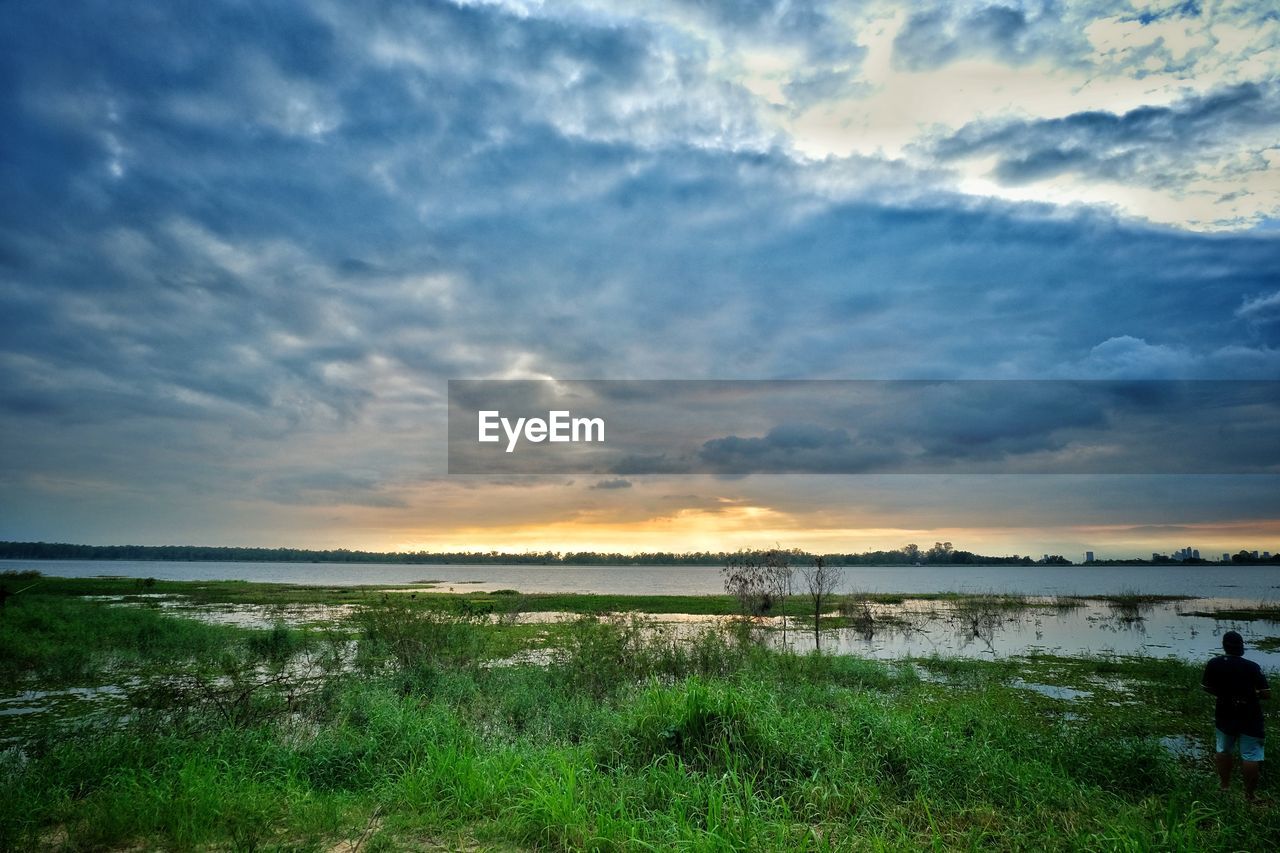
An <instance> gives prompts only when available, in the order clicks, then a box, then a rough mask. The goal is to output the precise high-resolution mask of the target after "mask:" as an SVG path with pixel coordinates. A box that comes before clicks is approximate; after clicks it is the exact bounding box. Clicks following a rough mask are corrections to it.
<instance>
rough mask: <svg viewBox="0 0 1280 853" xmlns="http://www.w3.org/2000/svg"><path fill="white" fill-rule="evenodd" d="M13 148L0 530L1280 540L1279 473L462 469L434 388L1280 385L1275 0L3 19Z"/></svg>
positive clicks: (248, 9) (5, 535) (285, 9)
mask: <svg viewBox="0 0 1280 853" xmlns="http://www.w3.org/2000/svg"><path fill="white" fill-rule="evenodd" d="M0 127H3V128H4V130H3V132H0V321H2V323H3V326H2V328H3V331H4V334H3V335H0V539H10V540H24V541H25V540H45V541H69V542H86V543H121V544H122V543H138V544H164V543H192V544H211V545H212V544H226V545H270V546H277V545H278V546H294V547H339V546H345V547H352V548H370V549H376V550H395V549H420V548H421V549H433V550H441V549H449V550H454V549H462V550H489V549H503V550H513V551H523V550H526V549H537V550H544V549H551V550H584V549H598V550H620V551H642V550H692V549H712V550H733V549H736V548H739V547H751V546H756V545H771V544H774V543H778V544H782V545H784V546H788V547H803V548H812V549H819V550H832V551H858V550H864V549H867V548H881V547H895V546H899V545H902V544H905V543H907V542H918V543H920V544H921V545H924V546H927V545H929V544H932V542H933V541H936V540H949V541H953V542H955V543H956V545H957V546H958V547H965V548H969V549H970V550H975V551H981V552H985V553H992V554H1005V553H1033V554H1039V553H1045V552H1048V553H1065V554H1067V555H1068V556H1072V557H1073V558H1077V559H1078V558H1079V557H1080V556H1081V553H1082V552H1083V550H1085V549H1090V550H1094V551H1096V552H1098V554H1099V555H1100V556H1106V555H1115V556H1121V555H1126V554H1147V553H1149V552H1151V551H1153V550H1154V551H1170V550H1173V549H1175V548H1180V547H1183V546H1185V545H1191V546H1194V547H1197V548H1200V549H1201V550H1202V551H1204V552H1206V553H1211V552H1218V551H1226V550H1232V551H1234V550H1236V549H1238V548H1240V547H1246V546H1247V547H1250V548H1259V549H1270V550H1273V551H1280V489H1277V488H1276V481H1275V475H1274V474H1249V475H1194V476H1192V475H1176V476H1175V475H1169V474H1165V475H1159V474H1151V475H1141V476H1139V475H1119V474H1089V475H1074V474H1073V475H1065V474H1057V475H1049V474H1019V475H1008V474H1006V475H991V476H987V475H976V474H965V475H960V474H956V475H950V474H936V475H888V474H865V475H821V474H811V475H810V474H796V475H793V474H786V475H783V474H748V475H734V476H715V475H704V474H685V475H658V474H643V475H635V476H626V477H587V476H551V475H547V476H512V477H499V476H474V475H473V476H457V475H455V476H450V475H449V474H448V473H447V465H446V450H447V447H446V438H447V427H446V423H447V382H448V380H450V379H767V380H783V379H1268V380H1274V379H1280V7H1277V6H1276V5H1275V4H1274V3H1270V2H1256V0H1255V2H1217V3H1214V2H1203V3H1196V2H1149V3H1147V2H1132V3H1130V2H1016V1H1015V0H1002V2H994V3H992V2H983V0H979V2H947V3H936V4H930V3H890V2H843V3H840V2H832V3H826V2H807V1H805V0H795V2H769V0H723V2H716V0H653V2H645V3H634V2H613V0H583V2H567V1H566V2H547V3H535V2H529V3H524V2H492V3H490V2H462V3H445V2H396V0H386V2H376V3H353V2H346V3H335V2H328V0H307V2H279V3H272V4H267V5H266V6H265V7H264V6H262V5H261V4H249V3H241V2H229V0H206V2H200V3H187V2H173V3H160V4H155V3H132V2H119V0H110V2H105V1H104V2H70V3H65V4H48V3H35V2H23V0H15V2H11V3H9V4H7V5H6V14H5V15H4V16H3V18H0ZM762 435H763V433H762ZM1273 470H1274V469H1273Z"/></svg>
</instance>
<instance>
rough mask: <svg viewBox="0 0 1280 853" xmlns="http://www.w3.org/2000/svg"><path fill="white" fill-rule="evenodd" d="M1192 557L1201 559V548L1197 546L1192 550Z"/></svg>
mask: <svg viewBox="0 0 1280 853" xmlns="http://www.w3.org/2000/svg"><path fill="white" fill-rule="evenodd" d="M1191 559H1193V560H1198V559H1200V549H1199V548H1196V549H1195V550H1194V551H1192V552H1191Z"/></svg>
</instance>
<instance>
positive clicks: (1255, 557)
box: [1253, 551, 1258, 560]
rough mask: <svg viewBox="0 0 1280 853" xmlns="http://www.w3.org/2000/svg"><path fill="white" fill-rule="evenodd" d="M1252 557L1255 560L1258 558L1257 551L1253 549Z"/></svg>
mask: <svg viewBox="0 0 1280 853" xmlns="http://www.w3.org/2000/svg"><path fill="white" fill-rule="evenodd" d="M1253 559H1255V560H1256V559H1258V552H1257V551H1254V552H1253Z"/></svg>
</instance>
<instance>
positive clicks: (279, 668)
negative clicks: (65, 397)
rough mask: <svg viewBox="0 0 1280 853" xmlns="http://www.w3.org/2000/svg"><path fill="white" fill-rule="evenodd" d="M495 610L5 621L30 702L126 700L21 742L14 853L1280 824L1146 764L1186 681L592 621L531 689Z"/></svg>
mask: <svg viewBox="0 0 1280 853" xmlns="http://www.w3.org/2000/svg"><path fill="white" fill-rule="evenodd" d="M250 592H251V591H250ZM92 594H119V593H118V592H114V593H112V592H95V593H92ZM245 594H246V595H248V594H249V592H246V593H245ZM261 594H262V595H263V596H270V597H273V600H274V601H277V602H282V601H283V600H284V596H283V594H282V593H279V592H278V591H277V590H269V591H264V592H262V593H261ZM487 598H508V599H511V598H516V596H511V595H505V596H484V597H478V596H473V595H466V596H462V597H461V599H460V600H465V601H466V602H468V603H467V605H466V606H453V607H446V606H445V605H444V604H443V603H441V602H437V601H435V600H433V599H428V600H424V599H423V597H422V596H421V595H419V597H418V598H417V599H410V598H408V597H407V596H394V595H393V596H389V597H388V598H387V599H386V600H385V601H384V600H383V599H382V597H381V595H380V594H375V595H369V596H366V603H367V607H366V608H364V609H363V610H361V611H360V612H359V613H357V614H356V615H354V616H352V617H351V619H350V621H349V623H348V624H346V625H345V626H344V629H343V631H342V632H328V633H324V632H318V631H310V630H306V631H298V630H294V629H289V628H285V627H283V626H280V627H276V628H272V629H268V630H247V629H238V628H230V627H225V626H213V625H203V624H200V623H196V622H193V621H189V620H184V619H180V618H176V617H172V616H169V615H166V614H164V613H161V612H157V611H154V610H147V609H144V608H130V607H116V606H111V605H109V604H106V603H103V602H88V601H83V600H80V599H77V598H76V597H75V595H74V594H67V593H66V592H65V591H60V590H58V588H57V585H54V586H53V587H51V588H48V589H45V590H44V591H43V592H40V593H38V594H37V593H35V591H34V590H33V591H31V592H30V593H23V594H22V595H21V596H19V597H15V598H13V599H10V601H9V603H8V605H7V606H6V608H5V609H4V610H3V611H0V658H4V659H5V660H8V659H10V658H11V657H12V658H13V659H14V660H17V661H21V662H22V663H20V664H15V665H13V666H12V677H13V678H15V679H16V680H17V681H18V682H21V683H22V684H24V685H34V684H44V683H46V682H49V681H51V680H57V679H59V678H63V677H64V675H66V674H65V673H61V671H60V670H59V666H58V664H57V659H58V657H59V656H61V655H67V654H70V655H74V654H75V652H74V651H73V649H74V648H77V647H80V646H85V647H88V648H90V649H93V651H92V652H91V653H89V656H88V663H83V661H82V665H80V666H79V667H78V668H73V669H74V676H75V678H79V679H90V680H92V679H93V678H109V679H120V678H121V677H122V676H125V675H128V676H130V677H131V678H132V679H134V682H135V683H134V685H133V686H131V687H130V688H129V689H128V691H127V692H126V694H125V695H124V697H123V698H122V699H121V701H120V704H119V705H118V706H106V707H104V709H103V710H102V713H100V714H97V715H93V716H77V717H69V718H66V717H60V716H57V715H34V716H35V718H36V719H33V720H32V722H31V723H30V725H29V726H28V727H27V728H25V729H23V730H22V732H21V733H20V737H18V739H17V740H16V741H15V740H11V741H10V747H9V748H8V749H7V750H6V751H3V752H0V785H3V788H4V790H5V791H6V792H7V793H6V796H5V797H4V798H0V849H30V848H33V847H45V848H50V847H54V848H56V847H63V848H66V849H117V848H125V847H141V848H146V849H152V848H162V849H190V848H197V847H214V848H219V849H236V850H255V849H290V850H328V849H331V848H333V847H334V846H335V845H336V844H339V843H345V844H353V843H356V842H359V844H360V849H362V850H374V851H377V850H397V849H424V848H426V849H431V848H433V847H434V848H437V849H459V848H481V849H556V850H580V849H586V850H623V849H627V850H631V849H634V850H653V849H696V850H742V849H751V850H864V849H920V848H945V849H951V848H978V847H982V848H995V849H1035V850H1068V849H1073V850H1074V849H1082V848H1083V849H1196V850H1201V849H1204V850H1214V849H1223V850H1226V849H1238V848H1239V847H1241V846H1246V847H1253V848H1256V849H1274V848H1276V847H1277V846H1280V810H1277V809H1265V808H1264V809H1257V808H1249V807H1247V806H1245V805H1244V804H1243V803H1242V802H1241V799H1240V797H1239V794H1238V791H1237V792H1236V794H1235V795H1234V796H1223V795H1220V794H1219V793H1218V792H1217V790H1216V782H1215V781H1214V780H1213V778H1212V774H1211V772H1210V769H1209V768H1208V766H1207V764H1205V763H1204V762H1201V763H1199V764H1196V763H1193V762H1190V761H1189V760H1187V759H1184V758H1179V757H1178V756H1176V755H1174V754H1171V753H1170V752H1169V751H1168V750H1166V749H1165V748H1164V747H1163V746H1162V745H1161V744H1160V742H1159V738H1160V737H1161V736H1172V735H1182V736H1189V737H1191V738H1193V739H1195V740H1196V741H1197V742H1206V741H1207V738H1206V737H1205V735H1206V734H1207V733H1208V726H1209V721H1210V719H1211V701H1210V700H1209V698H1208V697H1207V696H1206V695H1205V694H1203V693H1202V692H1201V691H1200V690H1199V689H1198V683H1199V674H1200V673H1199V668H1198V667H1196V666H1191V665H1187V664H1184V663H1180V662H1178V661H1175V660H1156V659H1149V658H1124V657H1105V658H1060V657H1054V656H1046V655H1038V656H1029V657H1024V658H1016V659H1009V658H1006V659H1002V660H999V661H973V660H959V659H949V658H930V659H922V660H917V661H904V662H898V663H881V662H875V661H869V660H863V659H859V658H853V657H842V656H829V655H819V654H809V655H799V654H794V653H788V652H780V651H773V650H770V649H768V648H766V647H764V646H762V645H760V644H758V643H757V642H755V641H754V640H753V639H752V637H751V635H750V633H749V632H745V631H741V630H739V627H738V626H736V625H725V626H722V627H719V628H714V627H708V628H702V629H700V630H698V631H696V632H694V633H692V634H690V635H683V634H681V635H677V634H676V633H674V632H673V631H672V630H670V629H669V628H664V627H662V626H658V625H655V624H652V623H650V622H648V621H647V620H645V619H643V618H640V617H636V616H629V615H615V616H607V617H600V618H597V617H596V616H594V615H590V614H588V615H586V616H583V617H581V618H578V619H574V620H570V621H567V622H563V623H559V624H556V625H554V626H551V627H550V628H547V630H549V631H550V638H551V642H550V643H549V644H547V643H545V642H544V645H547V659H546V661H545V663H543V664H533V663H515V664H511V663H502V661H503V660H504V659H506V658H508V657H509V656H510V655H511V653H512V652H513V650H518V649H520V648H527V647H529V646H531V645H535V644H537V643H539V642H543V641H545V640H546V637H542V635H537V634H534V633H531V632H530V631H529V630H528V629H529V628H530V627H531V626H524V625H520V626H512V625H505V624H502V623H501V622H497V623H495V622H494V621H493V620H489V619H484V618H481V614H480V612H479V611H480V608H479V607H478V605H477V599H481V600H483V599H487ZM598 598H608V599H610V602H611V604H614V605H617V604H619V603H625V602H619V601H618V597H603V596H602V597H598ZM563 601H564V597H561V600H560V602H561V604H562V603H563ZM578 603H579V604H580V605H582V606H583V607H586V606H587V603H584V602H581V601H579V602H578ZM650 604H651V601H650V600H648V599H645V600H643V603H640V602H637V605H638V607H637V609H643V610H648V609H650ZM706 606H707V607H714V606H718V605H716V604H715V603H708V604H707V605H706ZM973 608H974V609H975V610H976V611H977V612H979V613H986V612H988V611H990V610H993V609H994V610H999V609H1000V608H999V605H998V603H992V602H990V601H980V602H978V603H977V604H975V605H973ZM553 609H565V610H567V609H570V608H566V607H562V606H558V607H557V608H553ZM610 609H617V610H622V609H626V608H623V607H616V608H610ZM960 609H963V607H961V608H960ZM656 612H663V611H656ZM668 612H670V611H668ZM681 612H689V611H688V610H682V611H681ZM546 627H547V626H542V628H546ZM542 628H539V630H542ZM144 636H146V637H149V639H145V640H144V639H143V637H144ZM540 638H541V639H540ZM922 673H924V674H927V675H928V676H929V677H928V678H924V677H922ZM1027 683H1037V684H1055V685H1061V686H1070V687H1074V688H1077V689H1080V690H1085V691H1087V692H1088V695H1087V696H1086V697H1084V698H1081V699H1078V700H1076V701H1072V702H1066V701H1062V700H1058V699H1053V698H1050V697H1047V696H1044V695H1041V694H1039V693H1036V692H1034V691H1032V690H1028V689H1025V688H1024V687H1022V686H1020V685H1022V684H1027ZM228 709H229V710H228ZM1269 713H1273V712H1269ZM4 719H5V718H3V717H0V720H4ZM1273 730H1274V722H1273ZM11 731H12V730H10V732H11ZM10 732H6V734H9V733H10ZM1275 784H1276V782H1275V781H1274V776H1273V774H1272V773H1271V771H1270V769H1269V767H1268V766H1266V765H1264V780H1263V785H1264V787H1274V785H1275Z"/></svg>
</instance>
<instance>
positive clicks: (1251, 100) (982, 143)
mask: <svg viewBox="0 0 1280 853" xmlns="http://www.w3.org/2000/svg"><path fill="white" fill-rule="evenodd" d="M1278 133H1280V85H1277V84H1275V83H1269V84H1266V85H1261V86H1260V85H1258V84H1255V83H1241V84H1239V85H1236V86H1232V87H1230V88H1226V89H1220V90H1216V91H1214V92H1211V93H1208V94H1206V95H1200V96H1192V97H1188V98H1185V99H1183V100H1181V101H1179V102H1177V103H1174V104H1172V105H1170V106H1167V107H1141V108H1138V109H1134V110H1130V111H1129V112H1126V113H1123V114H1119V115H1117V114H1115V113H1109V112H1087V113H1076V114H1073V115H1069V116H1065V117H1063V118H1057V119H1042V120H1036V121H1003V122H978V123H974V124H970V125H966V126H965V127H963V128H961V129H960V130H959V131H958V132H956V133H955V134H953V135H951V136H949V137H947V138H945V139H943V140H940V141H939V142H938V143H936V144H935V145H934V146H933V152H934V153H935V154H936V155H937V156H938V157H940V158H942V159H943V160H955V159H959V158H963V157H975V156H988V155H994V156H995V157H996V158H997V159H996V166H995V170H994V174H995V176H996V177H997V178H998V179H1000V180H1001V181H1004V182H1006V183H1011V184H1019V183H1026V182H1031V181H1040V180H1044V179H1046V178H1053V177H1056V176H1058V175H1061V174H1064V173H1074V174H1077V175H1083V176H1086V177H1090V178H1098V179H1102V180H1107V181H1117V182H1121V183H1141V184H1147V185H1152V186H1156V187H1162V186H1167V185H1171V184H1172V185H1177V186H1179V187H1183V188H1185V187H1186V186H1187V185H1188V184H1191V183H1193V182H1195V181H1198V180H1200V179H1201V178H1202V171H1201V169H1202V168H1203V167H1204V165H1205V161H1206V160H1208V161H1210V162H1211V163H1213V164H1215V165H1216V166H1218V167H1219V168H1223V169H1233V170H1237V171H1243V172H1253V173H1256V176H1257V177H1258V178H1261V179H1263V180H1265V179H1266V174H1267V171H1268V168H1269V164H1268V160H1267V159H1266V153H1267V152H1268V151H1270V150H1274V148H1275V140H1276V138H1277V134H1278ZM1258 189H1260V190H1263V191H1267V190H1271V189H1273V187H1271V186H1262V187H1259V188H1258Z"/></svg>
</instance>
